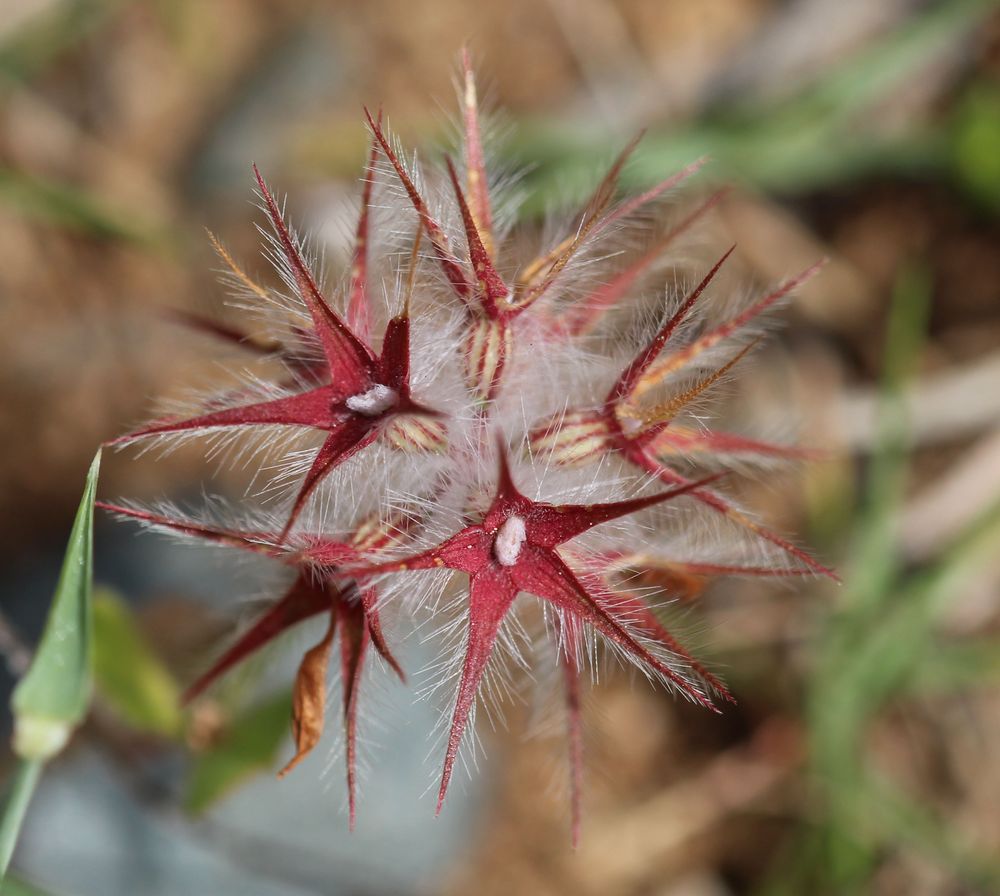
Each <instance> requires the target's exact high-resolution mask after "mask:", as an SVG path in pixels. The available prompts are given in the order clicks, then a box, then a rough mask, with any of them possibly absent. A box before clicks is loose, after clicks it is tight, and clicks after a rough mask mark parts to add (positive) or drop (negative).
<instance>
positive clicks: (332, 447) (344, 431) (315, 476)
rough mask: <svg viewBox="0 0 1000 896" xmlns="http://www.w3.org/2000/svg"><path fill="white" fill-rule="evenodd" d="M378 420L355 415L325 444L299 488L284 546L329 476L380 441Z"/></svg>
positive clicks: (286, 525)
mask: <svg viewBox="0 0 1000 896" xmlns="http://www.w3.org/2000/svg"><path fill="white" fill-rule="evenodd" d="M377 424H378V419H377V418H373V417H365V416H363V415H361V414H352V415H350V416H349V417H345V418H344V419H343V421H342V422H341V425H340V426H339V427H338V428H337V429H335V430H333V431H332V432H331V433H330V435H328V436H327V437H326V439H324V440H323V444H322V445H321V446H320V449H319V451H317V452H316V456H315V457H314V458H313V462H312V464H311V466H310V467H309V470H308V471H307V472H306V475H305V479H303V480H302V485H300V486H299V491H298V494H296V496H295V501H294V503H293V504H292V511H291V513H290V514H289V515H288V520H287V521H286V523H285V527H284V529H282V530H281V539H280V540H281V541H282V542H284V541H285V540H286V539H287V538H288V535H289V533H291V531H292V529H293V528H294V527H295V524H296V523H297V522H298V519H299V516H300V515H301V513H302V511H303V510H304V509H305V507H306V503H307V502H308V501H309V498H310V497H311V496H312V493H313V492H314V491H315V490H316V488H317V486H318V485H319V484H320V483H321V482H322V481H323V479H324V478H325V477H326V475H327V474H328V473H329V472H330V471H331V470H333V469H334V467H337V466H339V465H340V464H342V463H344V461H346V460H349V459H350V458H352V457H353V456H354V455H355V454H357V453H358V452H359V451H361V450H363V449H365V448H367V447H368V446H369V445H370V444H371V443H372V442H374V441H375V439H376V438H378V428H377Z"/></svg>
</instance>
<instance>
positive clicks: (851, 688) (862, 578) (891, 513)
mask: <svg viewBox="0 0 1000 896" xmlns="http://www.w3.org/2000/svg"><path fill="white" fill-rule="evenodd" d="M929 304H930V285H929V281H928V278H927V275H926V273H924V272H922V271H918V270H916V269H910V270H907V271H904V272H903V273H902V274H901V275H900V278H899V281H898V285H897V288H896V294H895V297H894V299H893V305H892V311H891V316H890V325H889V332H888V337H887V343H886V351H885V369H884V375H883V386H882V401H881V407H880V410H879V415H878V419H879V424H880V432H879V436H878V443H877V445H876V449H875V452H874V453H873V456H872V458H871V462H870V467H869V470H868V475H867V488H866V490H865V492H864V494H863V495H862V497H861V501H860V508H859V516H858V518H857V519H856V521H855V522H854V524H853V525H852V526H851V528H850V531H851V532H852V533H853V540H854V550H853V551H852V554H851V556H850V558H849V560H848V563H847V566H848V568H849V569H850V575H849V577H848V579H847V581H846V583H845V585H844V588H843V589H842V591H841V593H840V594H839V595H838V598H839V599H838V600H837V607H836V610H835V611H834V612H833V613H832V615H831V616H830V618H829V619H828V620H827V621H826V622H825V624H824V625H823V626H822V628H821V638H820V641H819V643H818V645H817V649H816V661H815V666H814V669H813V671H812V674H811V676H810V677H809V679H808V680H807V683H806V694H805V703H806V706H805V718H806V723H807V727H808V733H809V768H808V776H809V782H810V785H811V788H812V797H813V799H814V801H815V805H814V812H813V817H812V818H810V819H809V820H808V823H807V826H806V828H805V829H804V831H803V833H802V836H801V837H800V838H799V839H797V840H796V841H795V842H794V844H793V846H792V847H791V848H790V849H789V850H788V853H787V854H786V855H782V856H781V859H780V861H779V862H778V863H777V864H776V867H775V871H774V876H773V878H772V880H771V881H770V883H769V885H768V886H767V887H766V888H765V892H767V893H768V894H772V896H777V894H797V893H803V892H809V893H857V892H863V891H864V887H865V884H866V882H867V881H869V880H870V879H871V875H872V874H873V873H874V871H875V869H876V867H877V866H878V864H879V863H880V862H881V861H882V860H883V859H884V858H885V856H886V855H888V854H891V853H892V852H893V851H894V850H897V849H900V848H909V849H911V850H915V851H917V853H918V854H920V855H921V856H923V857H924V858H925V859H929V860H931V861H933V862H936V863H938V864H939V865H942V866H943V867H946V868H947V869H949V870H950V871H951V872H952V873H953V874H954V875H956V876H957V878H958V879H960V880H964V881H965V882H966V883H967V884H971V885H978V886H985V887H988V888H989V889H990V890H991V891H993V888H996V887H998V886H1000V862H998V861H997V860H996V858H995V857H991V856H986V855H981V854H979V853H977V852H976V850H975V849H974V848H973V847H971V846H969V845H967V844H966V843H964V842H963V840H962V838H961V837H960V836H959V835H958V833H957V832H955V831H952V830H951V829H949V827H948V826H947V824H946V823H945V822H944V821H943V820H942V819H940V818H938V817H937V815H936V813H935V812H933V811H932V810H931V809H930V808H928V807H926V806H924V805H922V804H921V803H920V802H919V801H918V800H917V799H916V798H915V797H912V796H910V795H908V794H906V793H905V792H904V791H903V790H902V789H901V787H900V785H899V784H898V783H896V782H894V781H893V780H892V778H891V775H890V774H888V773H887V771H886V770H885V769H881V768H878V767H876V765H875V764H874V761H873V759H872V757H871V753H870V751H869V749H868V735H869V733H870V730H871V728H872V725H873V724H874V722H875V721H876V719H877V718H878V717H879V716H880V715H881V714H882V713H884V712H885V711H886V710H887V709H889V708H890V707H891V706H892V705H893V703H894V701H897V700H900V699H903V698H906V697H914V696H919V695H920V694H921V693H922V687H923V686H924V685H925V684H926V683H930V684H931V688H930V691H931V692H932V693H933V692H939V691H940V689H941V687H942V686H943V685H944V684H945V682H947V681H948V680H951V681H954V682H956V683H961V684H963V685H964V684H968V679H966V678H965V675H968V676H970V678H971V679H972V680H978V681H980V682H982V681H984V680H986V679H987V677H988V674H989V671H990V670H993V671H995V670H996V668H997V666H998V663H997V660H996V655H995V653H994V655H993V656H992V657H991V656H990V653H991V650H994V651H995V647H996V645H993V644H989V643H976V644H973V645H971V646H970V645H968V644H959V645H955V644H952V643H949V641H948V640H947V639H945V638H944V637H943V636H942V635H940V634H939V632H938V629H939V626H938V621H939V617H940V615H941V612H942V610H943V609H944V608H945V607H946V606H947V603H948V601H949V600H950V599H951V598H952V597H953V596H954V595H955V594H956V593H960V589H961V586H962V583H963V580H965V579H966V578H967V577H968V576H969V575H970V574H971V573H974V572H975V571H976V570H977V568H979V567H980V566H981V565H982V563H983V562H985V561H987V560H989V559H991V558H992V557H993V556H995V551H996V546H997V544H998V543H1000V506H997V507H994V508H992V509H991V510H990V511H989V512H988V513H986V514H985V515H984V516H983V518H982V519H980V520H978V521H976V522H975V523H974V524H973V525H972V526H971V527H970V528H969V529H968V530H967V531H966V532H965V533H964V534H963V535H962V536H961V537H960V538H959V539H958V540H957V542H956V543H955V544H953V545H950V546H947V547H946V548H945V549H944V550H943V551H942V552H941V554H940V556H939V557H938V558H937V559H936V560H935V561H934V562H932V563H930V564H928V565H927V566H926V567H924V568H921V569H917V570H908V569H906V567H905V565H904V563H903V558H902V557H901V556H900V554H899V547H898V541H897V538H896V526H897V523H898V519H899V511H900V509H901V504H902V498H903V494H904V489H905V486H906V482H907V478H908V474H909V457H910V450H909V449H910V445H909V440H908V421H907V417H906V412H905V405H904V402H903V391H904V389H905V387H906V384H907V382H908V381H909V379H910V376H911V374H912V373H913V371H914V370H915V367H916V362H917V358H918V355H919V350H920V347H921V345H922V335H923V333H924V330H925V327H926V319H927V315H928V310H929ZM977 658H982V659H986V662H985V664H983V665H980V666H978V667H975V666H974V665H973V663H974V661H975V660H976V659H977ZM956 670H961V671H962V672H964V673H965V674H964V675H961V674H960V675H958V676H957V677H956Z"/></svg>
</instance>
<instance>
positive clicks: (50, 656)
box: [11, 450, 101, 760]
mask: <svg viewBox="0 0 1000 896" xmlns="http://www.w3.org/2000/svg"><path fill="white" fill-rule="evenodd" d="M100 463H101V452H100V450H98V452H97V454H95V455H94V460H93V462H92V463H91V465H90V471H89V472H88V473H87V485H86V487H85V488H84V491H83V498H82V499H81V501H80V508H79V510H78V511H77V514H76V521H75V522H74V523H73V531H72V533H71V535H70V539H69V545H68V547H67V548H66V557H65V559H64V560H63V568H62V573H61V575H60V577H59V584H58V585H57V586H56V593H55V597H54V598H53V601H52V608H51V609H50V610H49V618H48V621H47V623H46V625H45V631H44V632H43V634H42V640H41V643H40V644H39V645H38V650H37V651H36V653H35V658H34V660H33V661H32V664H31V668H30V669H28V671H27V673H26V674H25V676H24V678H23V679H21V682H20V683H19V684H18V686H17V688H15V690H14V696H13V698H12V700H11V706H12V708H13V711H14V751H15V752H16V753H17V754H18V755H19V756H22V757H23V758H25V759H42V760H45V759H49V758H51V757H52V756H54V755H55V754H56V753H58V752H59V751H60V750H61V749H62V747H63V746H64V745H65V743H66V741H67V740H68V739H69V735H70V733H71V732H72V730H73V728H74V727H75V726H76V725H77V724H78V723H79V722H80V720H81V719H82V718H83V716H84V714H85V713H86V712H87V706H88V705H89V702H90V688H91V682H90V652H91V588H92V579H93V540H94V494H95V492H96V490H97V473H98V470H99V469H100Z"/></svg>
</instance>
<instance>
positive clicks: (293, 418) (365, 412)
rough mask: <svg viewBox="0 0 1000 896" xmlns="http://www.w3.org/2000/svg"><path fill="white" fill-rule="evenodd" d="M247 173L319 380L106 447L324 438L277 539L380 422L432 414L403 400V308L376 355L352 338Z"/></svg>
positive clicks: (357, 302) (360, 320)
mask: <svg viewBox="0 0 1000 896" xmlns="http://www.w3.org/2000/svg"><path fill="white" fill-rule="evenodd" d="M254 174H255V176H256V178H257V184H258V186H259V188H260V191H261V195H262V196H263V199H264V204H265V207H266V209H267V212H268V215H269V216H270V218H271V223H272V225H273V226H274V230H275V233H276V234H277V238H278V242H279V244H280V246H281V249H282V252H283V253H284V255H285V260H286V262H287V264H288V266H289V268H290V270H291V272H292V275H293V276H294V279H295V283H296V287H297V290H298V293H299V296H300V297H301V298H302V300H303V302H304V303H305V304H306V307H307V308H308V309H309V313H310V315H311V317H312V322H313V327H314V334H315V338H316V340H317V342H318V343H319V344H320V346H321V347H322V350H323V355H324V357H325V360H326V366H327V371H328V376H327V377H326V378H325V380H326V381H325V382H321V383H319V384H317V385H314V386H313V387H311V388H308V389H306V390H305V391H302V392H299V393H297V394H294V395H289V396H287V397H282V398H276V399H272V400H269V401H262V402H257V403H252V404H243V405H238V406H236V407H231V408H226V409H224V410H218V411H211V412H209V413H206V414H202V415H201V416H197V417H192V418H190V419H187V420H169V421H161V422H158V423H154V424H152V425H150V426H147V427H144V428H142V429H139V430H136V431H135V432H132V433H129V434H127V435H124V436H121V437H120V438H118V439H115V440H114V442H113V443H112V444H122V443H125V442H131V441H133V440H135V439H139V438H144V437H148V436H157V435H166V434H173V433H189V432H192V431H197V430H212V429H219V428H226V427H253V426H296V427H307V428H310V429H317V430H321V431H323V432H326V433H327V436H326V438H325V440H324V442H323V444H322V445H321V446H320V449H319V451H318V452H317V454H316V457H315V459H314V460H313V462H312V465H311V467H310V469H309V470H308V472H307V473H306V476H305V479H304V480H303V482H302V484H301V486H300V487H299V491H298V493H297V495H296V497H295V501H294V504H293V506H292V511H291V514H290V515H289V518H288V522H287V523H286V524H285V527H284V529H283V531H282V532H281V533H280V539H279V541H283V540H284V539H285V538H286V537H287V535H288V532H289V531H290V530H291V528H292V526H293V525H294V524H295V521H296V520H297V519H298V516H299V514H300V513H301V512H302V509H303V508H304V506H305V503H306V501H307V500H308V498H309V496H310V495H311V494H312V492H313V491H314V489H315V488H316V486H317V485H319V483H320V482H321V481H322V479H323V477H324V476H326V474H327V473H328V472H329V471H330V470H332V469H333V468H334V467H336V466H337V465H338V464H341V463H343V462H344V461H345V460H347V459H348V458H350V457H352V456H353V455H354V454H356V453H357V452H359V451H361V450H362V449H363V448H365V447H367V446H368V445H370V444H371V443H372V442H373V441H375V439H376V438H377V437H378V435H379V433H380V432H381V431H382V429H383V427H384V425H385V424H386V423H387V422H389V421H391V420H392V419H393V418H395V417H396V416H397V415H401V414H419V415H425V416H429V417H435V416H437V412H436V411H433V410H432V409H430V408H427V407H424V406H423V405H421V404H419V403H418V402H417V401H415V400H414V399H413V398H412V396H411V395H410V344H409V333H410V317H409V310H408V308H404V310H403V313H402V314H401V315H399V316H398V317H395V318H393V319H392V320H391V321H389V324H388V326H387V327H386V331H385V335H384V338H383V341H382V350H381V353H380V354H378V355H376V354H375V352H374V350H373V349H372V348H371V347H370V345H369V344H368V342H367V341H366V340H364V339H362V338H361V337H360V336H358V335H356V333H355V332H354V330H352V328H351V327H350V326H349V325H348V324H347V322H345V321H344V320H343V319H342V318H341V316H340V315H339V314H338V313H337V312H336V311H334V310H333V308H332V307H330V305H329V303H328V302H327V300H326V298H325V297H324V296H323V294H322V292H321V291H320V289H319V286H318V285H317V283H316V280H315V278H314V277H313V275H312V273H311V271H310V270H309V267H308V266H307V264H306V262H305V260H304V259H303V257H302V254H301V252H300V251H299V248H298V245H297V244H296V241H295V239H294V238H293V237H292V235H291V233H290V231H289V230H288V228H287V226H286V225H285V222H284V220H283V218H282V216H281V212H280V210H279V208H278V206H277V203H276V202H275V200H274V198H273V196H272V195H271V193H270V191H269V190H268V188H267V185H266V184H265V183H264V180H263V178H262V177H261V175H260V172H259V171H258V170H257V168H256V166H255V167H254ZM362 245H363V244H362ZM354 271H355V276H354V277H353V278H352V281H353V283H354V286H353V288H352V296H351V301H350V305H349V307H350V308H351V309H352V310H351V316H352V317H354V318H355V320H356V321H357V326H359V327H360V328H362V329H367V323H365V321H366V317H365V316H364V314H363V312H362V311H361V309H362V308H363V307H364V301H363V298H364V291H363V288H362V286H361V285H360V282H361V279H363V274H364V268H363V266H361V267H359V261H358V259H357V258H356V259H355V268H354ZM359 271H360V274H359ZM359 278H360V279H359Z"/></svg>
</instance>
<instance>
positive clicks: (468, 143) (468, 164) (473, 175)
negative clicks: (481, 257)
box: [462, 47, 495, 258]
mask: <svg viewBox="0 0 1000 896" xmlns="http://www.w3.org/2000/svg"><path fill="white" fill-rule="evenodd" d="M462 124H463V127H464V131H465V135H464V136H465V188H466V190H467V191H468V193H469V208H470V209H471V210H472V217H473V220H474V221H475V222H476V229H477V230H478V231H479V233H480V235H481V236H482V240H483V246H484V248H485V249H486V253H487V255H489V256H490V257H491V258H492V257H493V253H494V250H495V245H494V242H493V210H492V207H491V205H490V187H489V178H488V175H487V172H486V159H485V157H484V155H483V141H482V136H481V134H480V129H479V101H478V98H477V96H476V76H475V74H474V73H473V71H472V61H471V59H470V58H469V50H468V48H467V47H463V48H462Z"/></svg>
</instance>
